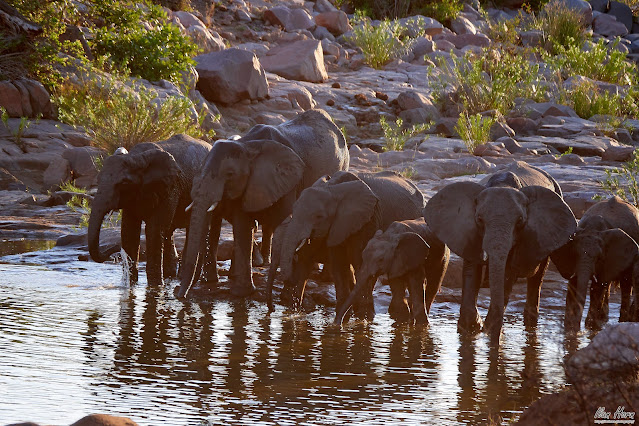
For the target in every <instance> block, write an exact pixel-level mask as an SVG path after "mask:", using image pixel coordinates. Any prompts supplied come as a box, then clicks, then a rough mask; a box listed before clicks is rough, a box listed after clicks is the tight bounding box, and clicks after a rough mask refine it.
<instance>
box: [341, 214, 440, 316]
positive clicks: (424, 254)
mask: <svg viewBox="0 0 639 426" xmlns="http://www.w3.org/2000/svg"><path fill="white" fill-rule="evenodd" d="M449 260H450V250H449V249H448V247H446V245H445V244H444V243H442V242H441V241H439V240H438V239H437V237H436V236H435V235H434V234H433V233H432V232H431V230H430V229H429V228H428V226H427V225H426V222H424V219H423V218H419V219H414V220H403V221H398V222H393V223H392V224H391V225H390V226H389V227H388V228H387V229H386V231H383V232H382V231H381V230H378V231H377V232H376V233H375V236H374V237H373V238H372V239H371V240H370V241H369V242H368V244H367V245H366V248H365V249H364V252H363V253H362V265H361V267H360V268H359V270H358V271H357V276H356V277H355V278H356V280H355V282H356V284H355V288H354V289H353V291H351V293H350V294H349V295H348V298H347V299H346V302H345V303H344V304H343V305H342V306H341V307H340V308H339V311H338V312H337V314H336V316H335V324H336V325H338V326H339V325H341V324H342V321H343V320H344V316H345V315H346V312H347V311H348V309H350V307H351V306H352V304H353V302H354V301H355V298H356V297H358V296H359V295H360V293H361V292H363V291H371V292H372V290H373V287H374V285H375V281H376V280H377V278H378V277H379V276H380V275H386V276H387V278H388V281H389V284H390V287H391V293H392V299H391V302H390V306H389V308H388V313H389V314H390V315H391V317H392V318H394V319H396V320H398V321H408V320H410V321H411V322H415V323H417V324H428V313H429V312H430V307H431V305H432V303H433V300H434V299H435V295H436V294H437V293H438V292H439V289H440V287H441V284H442V281H443V279H444V274H445V273H446V269H447V268H448V261H449ZM424 283H425V285H424ZM407 289H408V292H409V295H410V307H409V305H408V304H407V302H406V298H405V295H406V290H407Z"/></svg>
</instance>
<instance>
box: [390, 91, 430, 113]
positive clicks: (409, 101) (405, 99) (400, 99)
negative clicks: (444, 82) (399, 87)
mask: <svg viewBox="0 0 639 426" xmlns="http://www.w3.org/2000/svg"><path fill="white" fill-rule="evenodd" d="M396 101H397V105H398V106H399V107H400V108H401V109H402V110H407V109H413V108H425V107H430V106H433V103H432V102H431V100H430V99H428V98H427V97H426V96H424V95H422V94H421V93H419V92H417V91H415V90H407V91H404V92H402V93H400V94H399V96H397V99H396Z"/></svg>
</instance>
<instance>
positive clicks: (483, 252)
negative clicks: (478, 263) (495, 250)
mask: <svg viewBox="0 0 639 426" xmlns="http://www.w3.org/2000/svg"><path fill="white" fill-rule="evenodd" d="M481 260H482V261H483V262H486V261H487V260H488V253H486V252H485V251H482V252H481Z"/></svg>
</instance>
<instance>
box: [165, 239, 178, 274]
mask: <svg viewBox="0 0 639 426" xmlns="http://www.w3.org/2000/svg"><path fill="white" fill-rule="evenodd" d="M163 239H164V242H163V244H164V253H163V255H164V256H163V259H162V261H163V270H164V276H165V277H166V278H175V277H177V264H178V261H177V258H178V253H177V249H176V248H175V243H174V242H173V231H169V232H168V233H167V235H165V236H164V238H163Z"/></svg>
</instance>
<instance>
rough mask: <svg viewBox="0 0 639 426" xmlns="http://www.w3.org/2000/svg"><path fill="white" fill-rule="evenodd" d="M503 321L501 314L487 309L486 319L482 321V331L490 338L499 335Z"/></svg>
mask: <svg viewBox="0 0 639 426" xmlns="http://www.w3.org/2000/svg"><path fill="white" fill-rule="evenodd" d="M503 323H504V317H503V315H499V314H497V313H496V312H495V311H494V310H491V309H488V315H486V321H485V322H484V333H486V334H488V335H489V336H490V337H491V338H493V337H499V335H500V334H501V329H502V325H503Z"/></svg>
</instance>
